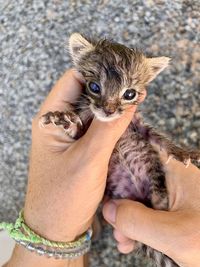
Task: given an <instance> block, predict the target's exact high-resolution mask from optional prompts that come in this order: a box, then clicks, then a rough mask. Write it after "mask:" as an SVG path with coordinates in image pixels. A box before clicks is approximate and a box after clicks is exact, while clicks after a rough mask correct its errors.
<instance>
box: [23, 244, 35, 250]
mask: <svg viewBox="0 0 200 267" xmlns="http://www.w3.org/2000/svg"><path fill="white" fill-rule="evenodd" d="M22 245H23V244H22ZM26 248H27V249H28V250H30V251H34V250H35V248H34V246H33V245H32V244H31V243H28V244H26Z"/></svg>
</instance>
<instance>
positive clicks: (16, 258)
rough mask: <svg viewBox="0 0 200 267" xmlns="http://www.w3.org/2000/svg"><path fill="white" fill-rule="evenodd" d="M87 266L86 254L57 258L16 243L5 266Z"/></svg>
mask: <svg viewBox="0 0 200 267" xmlns="http://www.w3.org/2000/svg"><path fill="white" fill-rule="evenodd" d="M35 266H42V267H87V259H86V256H84V257H80V258H78V259H76V260H56V259H49V258H45V257H43V256H39V255H37V254H36V253H32V252H30V251H28V250H27V249H25V248H23V247H21V246H18V245H16V247H15V249H14V251H13V254H12V257H11V259H10V260H9V262H8V263H7V264H6V265H4V266H3V267H35Z"/></svg>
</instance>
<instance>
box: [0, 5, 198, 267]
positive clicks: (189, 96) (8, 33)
mask: <svg viewBox="0 0 200 267" xmlns="http://www.w3.org/2000/svg"><path fill="white" fill-rule="evenodd" d="M75 31H78V32H82V33H85V34H88V35H89V36H93V35H95V36H98V37H106V36H107V37H109V38H113V39H115V40H116V41H119V42H122V43H124V44H126V45H129V46H135V45H137V46H139V47H140V48H142V49H143V50H144V51H146V53H147V54H149V55H150V56H160V55H165V56H169V57H171V58H172V62H171V66H170V67H169V68H168V69H167V70H166V71H164V72H163V73H162V74H161V75H160V76H159V77H158V78H157V80H156V81H154V82H153V83H152V84H151V86H149V90H148V93H149V94H148V97H147V100H146V102H145V103H144V104H143V110H144V113H145V114H146V115H145V116H146V119H147V120H148V121H150V122H151V123H152V124H153V125H155V126H157V127H158V128H159V129H160V130H162V131H164V132H166V133H168V134H169V135H170V136H171V137H172V139H174V140H176V141H177V143H179V144H186V145H190V146H191V147H195V148H199V147H200V138H199V136H200V45H199V44H200V1H199V0H196V1H195V0H190V1H189V0H188V1H187V0H184V1H181V0H175V1H172V0H169V1H168V0H146V1H145V0H143V1H136V0H124V1H120V0H104V1H97V0H94V1H92V0H82V1H80V0H77V1H75V0H49V1H47V0H45V1H39V0H34V1H33V0H17V1H14V0H10V1H9V0H4V1H3V0H0V110H1V113H0V114H1V115H0V121H1V127H0V159H1V160H0V220H9V221H13V220H14V219H15V218H16V216H17V214H18V211H19V210H20V208H21V207H22V206H23V200H24V194H25V187H26V182H27V168H28V151H29V147H30V138H31V119H32V117H33V116H34V114H35V113H36V112H37V110H38V108H39V106H40V104H41V103H42V101H43V100H44V99H45V97H46V95H47V94H48V92H49V91H50V89H51V87H52V85H53V84H54V83H55V81H56V80H57V79H58V77H59V76H60V75H61V74H62V73H63V72H64V71H65V69H67V68H69V67H70V66H71V59H70V57H69V55H68V53H67V51H66V44H67V40H68V37H69V35H70V34H71V33H73V32H75ZM1 245H2V244H0V247H1ZM0 251H1V249H0ZM0 253H1V252H0ZM91 262H92V264H91V266H95V267H96V266H98V267H100V266H101V267H104V266H105V267H107V266H109V267H117V266H122V267H129V266H130V267H132V266H137V267H139V266H141V267H142V266H151V264H150V263H146V262H145V261H143V260H142V261H141V260H140V258H139V257H135V256H134V255H129V256H124V255H121V254H119V253H118V252H117V250H116V246H115V243H114V241H113V239H112V237H111V230H110V229H109V228H108V227H106V228H105V230H104V232H103V236H102V240H100V241H98V242H96V243H95V244H94V246H93V250H92V259H91Z"/></svg>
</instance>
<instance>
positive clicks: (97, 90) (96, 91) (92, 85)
mask: <svg viewBox="0 0 200 267" xmlns="http://www.w3.org/2000/svg"><path fill="white" fill-rule="evenodd" d="M88 86H89V89H90V91H91V92H92V93H94V94H99V93H100V92H101V88H100V86H99V85H98V84H97V83H95V82H90V83H89V85H88Z"/></svg>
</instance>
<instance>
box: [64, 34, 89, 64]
mask: <svg viewBox="0 0 200 267" xmlns="http://www.w3.org/2000/svg"><path fill="white" fill-rule="evenodd" d="M93 48H94V46H93V45H92V44H91V43H90V42H89V41H88V40H86V39H85V38H84V37H83V36H82V35H81V34H79V33H73V34H72V35H71V36H70V38H69V51H70V54H71V56H72V59H73V61H74V63H75V64H76V63H77V62H78V61H79V59H80V58H81V56H82V55H83V54H84V53H86V52H88V51H90V50H92V49H93Z"/></svg>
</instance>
